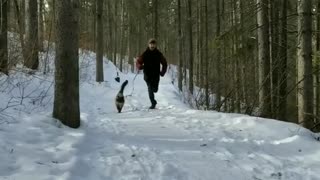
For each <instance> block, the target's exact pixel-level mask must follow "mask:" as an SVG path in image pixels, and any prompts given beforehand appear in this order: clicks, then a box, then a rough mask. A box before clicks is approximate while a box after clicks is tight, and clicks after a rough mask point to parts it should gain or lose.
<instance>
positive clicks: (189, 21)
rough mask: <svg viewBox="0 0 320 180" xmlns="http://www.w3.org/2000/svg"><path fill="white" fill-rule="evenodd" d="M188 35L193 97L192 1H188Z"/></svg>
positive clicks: (190, 89)
mask: <svg viewBox="0 0 320 180" xmlns="http://www.w3.org/2000/svg"><path fill="white" fill-rule="evenodd" d="M187 16H188V35H189V57H188V58H189V92H190V95H193V36H192V1H191V0H188V15H187Z"/></svg>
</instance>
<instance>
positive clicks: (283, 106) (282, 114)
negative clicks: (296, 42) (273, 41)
mask: <svg viewBox="0 0 320 180" xmlns="http://www.w3.org/2000/svg"><path fill="white" fill-rule="evenodd" d="M287 5H288V0H282V17H281V51H280V58H281V60H280V67H279V75H280V77H279V119H281V120H286V119H287V76H288V70H287V46H288V45H287Z"/></svg>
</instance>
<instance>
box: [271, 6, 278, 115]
mask: <svg viewBox="0 0 320 180" xmlns="http://www.w3.org/2000/svg"><path fill="white" fill-rule="evenodd" d="M269 10H270V11H269V16H270V26H269V28H270V35H269V36H270V60H271V67H270V68H271V79H272V81H271V93H272V99H271V102H272V103H271V110H272V118H277V117H278V114H279V113H278V106H279V100H278V97H279V86H278V84H279V83H278V77H279V61H280V60H279V44H280V43H279V0H270V8H269Z"/></svg>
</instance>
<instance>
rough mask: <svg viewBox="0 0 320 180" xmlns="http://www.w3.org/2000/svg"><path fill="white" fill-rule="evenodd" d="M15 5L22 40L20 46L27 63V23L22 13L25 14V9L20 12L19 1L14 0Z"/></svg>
mask: <svg viewBox="0 0 320 180" xmlns="http://www.w3.org/2000/svg"><path fill="white" fill-rule="evenodd" d="M14 4H15V9H16V15H17V17H16V19H17V23H18V27H19V39H20V44H21V49H22V55H23V59H24V62H26V59H27V57H28V55H27V52H26V48H25V41H24V32H25V28H24V27H25V23H24V21H23V18H22V11H23V12H24V9H23V10H20V8H19V2H18V0H14ZM22 4H25V3H22ZM23 7H24V6H23ZM16 63H18V62H14V64H16Z"/></svg>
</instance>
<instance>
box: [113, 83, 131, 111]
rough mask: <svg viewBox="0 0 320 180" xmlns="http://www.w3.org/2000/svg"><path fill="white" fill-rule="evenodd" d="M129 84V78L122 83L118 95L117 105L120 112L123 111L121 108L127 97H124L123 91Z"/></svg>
mask: <svg viewBox="0 0 320 180" xmlns="http://www.w3.org/2000/svg"><path fill="white" fill-rule="evenodd" d="M127 84H128V80H126V81H124V82H123V83H122V85H121V89H120V91H119V92H118V94H117V96H116V107H117V109H118V113H121V110H122V108H123V106H124V102H125V99H124V95H123V91H124V88H125V87H126V86H127Z"/></svg>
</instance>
